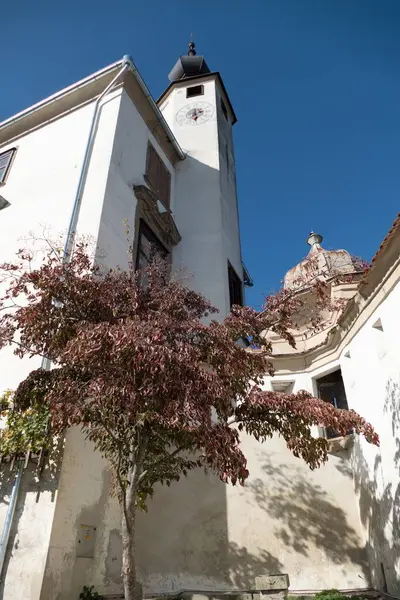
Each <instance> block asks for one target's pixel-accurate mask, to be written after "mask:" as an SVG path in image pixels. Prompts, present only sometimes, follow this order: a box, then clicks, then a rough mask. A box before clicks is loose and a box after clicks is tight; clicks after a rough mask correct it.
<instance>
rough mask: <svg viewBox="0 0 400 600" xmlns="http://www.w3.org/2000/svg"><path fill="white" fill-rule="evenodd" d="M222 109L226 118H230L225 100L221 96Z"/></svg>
mask: <svg viewBox="0 0 400 600" xmlns="http://www.w3.org/2000/svg"><path fill="white" fill-rule="evenodd" d="M221 110H222V112H223V113H224V117H225V119H226V120H228V111H227V109H226V106H225V102H224V101H223V100H222V98H221Z"/></svg>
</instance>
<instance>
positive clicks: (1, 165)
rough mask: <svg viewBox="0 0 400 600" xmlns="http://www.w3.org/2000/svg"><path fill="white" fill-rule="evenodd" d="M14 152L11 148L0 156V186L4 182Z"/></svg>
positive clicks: (14, 149)
mask: <svg viewBox="0 0 400 600" xmlns="http://www.w3.org/2000/svg"><path fill="white" fill-rule="evenodd" d="M15 152H16V148H11V149H10V150H6V152H3V153H2V154H0V185H2V184H3V183H5V182H6V178H7V175H8V173H9V171H10V168H11V163H12V160H13V158H14V154H15Z"/></svg>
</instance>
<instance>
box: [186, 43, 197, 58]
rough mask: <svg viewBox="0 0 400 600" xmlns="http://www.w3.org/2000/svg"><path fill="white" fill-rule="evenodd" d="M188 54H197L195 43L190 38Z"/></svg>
mask: <svg viewBox="0 0 400 600" xmlns="http://www.w3.org/2000/svg"><path fill="white" fill-rule="evenodd" d="M188 56H196V50H195V43H194V42H192V40H190V42H189V52H188Z"/></svg>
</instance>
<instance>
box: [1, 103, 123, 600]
mask: <svg viewBox="0 0 400 600" xmlns="http://www.w3.org/2000/svg"><path fill="white" fill-rule="evenodd" d="M119 102H120V99H119V97H118V92H117V94H116V95H115V94H114V95H113V96H110V97H107V98H106V100H105V102H104V104H103V105H102V108H101V115H100V121H99V125H98V129H97V133H96V140H95V145H94V148H93V151H92V156H91V165H90V168H89V172H88V177H87V184H86V188H85V194H84V197H83V202H82V211H81V214H80V218H79V222H78V228H77V230H78V233H85V234H89V235H92V236H94V239H96V237H97V233H98V228H99V222H100V216H101V211H102V203H103V198H104V190H105V185H106V181H107V176H108V171H109V162H110V156H111V150H112V147H113V138H114V130H115V124H116V117H117V114H118V109H119ZM93 108H94V107H93V104H90V105H87V106H85V107H82V108H80V109H77V110H75V111H73V112H70V113H69V114H67V115H66V116H64V117H61V118H59V119H57V120H55V121H53V122H51V123H48V124H46V125H44V126H42V127H40V128H39V129H37V130H35V131H32V132H30V133H27V134H26V135H25V136H22V137H20V138H18V139H17V140H16V141H14V142H13V143H12V144H9V145H8V146H4V147H2V148H1V151H2V150H3V149H4V150H5V149H7V147H17V148H18V150H17V153H16V156H15V159H14V162H13V165H12V168H11V170H10V173H9V176H8V178H7V182H6V184H5V185H4V186H2V187H1V194H2V195H3V196H4V197H5V198H6V199H7V200H8V201H9V202H10V204H11V206H9V207H8V208H6V209H4V210H2V211H1V212H0V224H1V236H0V261H6V260H10V261H14V260H15V252H16V251H17V250H18V249H19V248H21V247H24V245H25V243H26V242H25V241H24V240H23V239H21V238H24V237H26V236H28V234H29V232H30V231H32V232H33V233H34V234H35V235H36V236H43V231H44V230H45V234H46V235H47V236H49V237H50V238H51V237H57V236H58V235H59V234H64V235H65V233H66V231H67V228H68V224H69V219H70V215H71V212H72V206H73V201H74V197H75V192H76V188H77V184H78V178H79V173H80V168H81V164H82V160H83V154H84V150H85V146H86V141H87V136H88V133H89V127H90V121H91V118H92V114H93ZM30 244H31V242H28V245H30ZM43 245H45V244H44V242H43V243H42V242H40V243H38V244H37V247H38V248H40V247H41V246H43ZM39 255H40V253H39ZM39 255H38V256H39ZM40 362H41V359H40V358H33V359H31V360H28V359H24V360H20V359H18V358H16V357H15V356H14V355H13V353H12V349H10V348H6V349H3V350H1V352H0V391H3V390H4V389H14V388H15V387H16V385H17V384H18V383H19V382H20V381H21V380H22V379H23V378H24V377H26V375H27V374H28V373H29V371H30V370H32V369H34V368H37V367H39V366H40ZM2 476H3V478H4V486H5V488H4V494H5V495H3V496H2V499H1V502H0V524H1V526H2V525H3V523H4V519H5V514H6V509H7V493H8V492H9V490H8V487H7V486H9V485H10V484H11V483H12V479H13V476H12V475H11V474H10V473H8V472H7V470H5V471H4V470H3V471H2ZM32 477H33V475H32V473H31V472H30V471H28V472H25V473H24V475H23V481H22V492H21V497H20V500H19V508H18V510H17V512H16V518H15V522H14V529H15V532H14V533H13V534H12V536H11V537H12V538H14V539H15V540H17V542H13V541H12V539H11V540H10V543H9V546H8V553H7V557H6V565H7V571H6V574H5V577H4V578H3V586H4V597H5V598H7V600H19V599H20V598H21V597H22V596H23V595H24V594H26V595H25V597H26V598H29V600H37V599H38V598H39V594H40V588H41V577H42V575H43V571H44V568H45V561H46V555H47V550H48V543H49V536H50V531H51V525H52V519H53V512H54V506H55V499H56V489H57V480H58V475H57V474H54V477H52V481H51V492H49V491H48V486H49V482H48V481H47V479H46V477H47V475H44V476H43V477H42V478H41V479H40V481H39V482H37V483H34V482H33V479H32ZM38 490H39V492H40V493H38Z"/></svg>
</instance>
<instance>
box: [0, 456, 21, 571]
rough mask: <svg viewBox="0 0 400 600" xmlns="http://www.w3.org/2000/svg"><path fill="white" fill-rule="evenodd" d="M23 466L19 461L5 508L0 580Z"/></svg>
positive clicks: (1, 540)
mask: <svg viewBox="0 0 400 600" xmlns="http://www.w3.org/2000/svg"><path fill="white" fill-rule="evenodd" d="M23 468H24V463H23V461H21V465H20V466H19V468H18V471H17V474H16V476H15V480H14V485H13V489H12V492H11V496H10V502H9V504H8V508H7V514H6V520H5V522H4V527H3V531H2V533H1V539H0V580H2V579H3V567H4V560H5V557H6V550H7V544H8V540H9V538H10V531H11V525H12V522H13V520H14V513H15V508H16V506H17V500H18V495H19V488H20V485H21V479H22V471H23Z"/></svg>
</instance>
